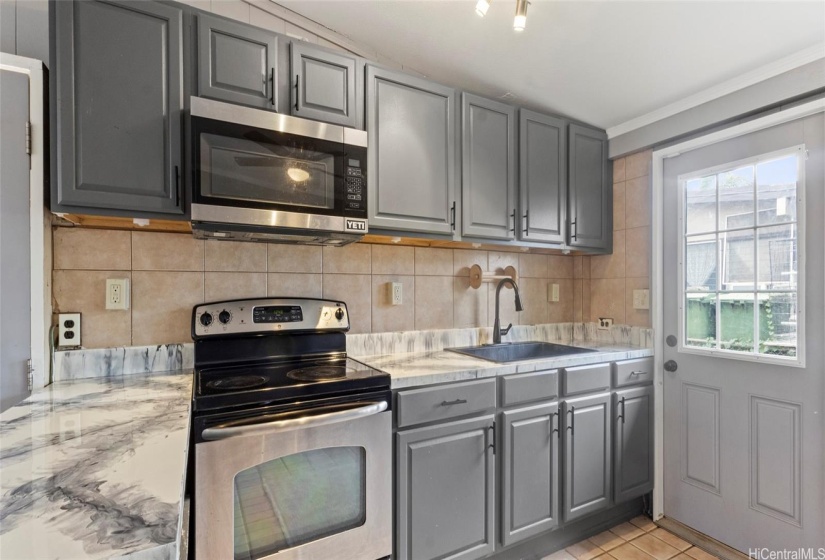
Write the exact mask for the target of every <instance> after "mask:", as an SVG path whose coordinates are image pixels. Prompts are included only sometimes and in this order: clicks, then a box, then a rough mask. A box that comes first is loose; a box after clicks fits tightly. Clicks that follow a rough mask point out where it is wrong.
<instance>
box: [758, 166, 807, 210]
mask: <svg viewBox="0 0 825 560" xmlns="http://www.w3.org/2000/svg"><path fill="white" fill-rule="evenodd" d="M798 172H799V167H798V159H797V156H796V155H791V156H786V157H783V158H781V159H775V160H773V161H766V162H765V163H760V164H759V165H757V166H756V181H757V186H756V188H757V193H756V197H757V204H759V223H760V224H775V223H782V222H795V221H796V184H797V180H798V178H799V177H798Z"/></svg>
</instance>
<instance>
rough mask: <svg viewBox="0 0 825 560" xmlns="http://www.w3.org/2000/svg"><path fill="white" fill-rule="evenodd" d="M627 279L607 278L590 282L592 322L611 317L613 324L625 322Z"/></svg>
mask: <svg viewBox="0 0 825 560" xmlns="http://www.w3.org/2000/svg"><path fill="white" fill-rule="evenodd" d="M624 307H625V279H624V278H605V279H601V278H600V279H596V278H594V279H593V280H591V281H590V320H591V321H598V320H599V317H610V318H611V319H613V323H614V324H617V325H620V324H624V322H625V309H624Z"/></svg>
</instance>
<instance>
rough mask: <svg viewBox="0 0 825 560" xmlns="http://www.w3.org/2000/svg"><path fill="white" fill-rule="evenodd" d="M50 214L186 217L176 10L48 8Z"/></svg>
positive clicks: (95, 4) (96, 5)
mask: <svg viewBox="0 0 825 560" xmlns="http://www.w3.org/2000/svg"><path fill="white" fill-rule="evenodd" d="M53 9H54V24H55V25H54V33H55V54H56V56H55V59H54V67H55V69H56V72H55V73H54V74H53V77H54V80H55V82H54V87H55V97H54V99H56V114H55V121H54V126H55V127H56V130H55V131H54V132H55V141H56V144H57V150H56V151H57V159H56V161H57V170H56V174H57V181H55V182H54V183H53V185H52V198H51V203H52V210H53V211H55V212H86V213H89V212H91V213H97V214H101V213H103V214H111V215H125V216H146V217H152V216H167V217H168V216H169V215H174V214H178V215H180V214H182V213H183V203H182V200H181V177H180V174H181V157H182V152H183V150H182V145H181V137H182V136H181V126H182V108H183V85H182V82H183V71H182V63H183V40H182V35H183V12H182V11H181V10H179V9H178V8H175V7H173V6H171V5H169V4H165V3H160V2H149V1H147V2H118V1H107V2H101V1H83V2H55V3H54V4H53Z"/></svg>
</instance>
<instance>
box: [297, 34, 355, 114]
mask: <svg viewBox="0 0 825 560" xmlns="http://www.w3.org/2000/svg"><path fill="white" fill-rule="evenodd" d="M290 54H291V56H290V68H291V76H290V79H291V80H292V88H291V89H292V104H291V105H290V112H291V113H292V114H293V115H295V116H298V117H304V118H307V119H315V120H319V121H324V122H328V123H334V124H340V125H342V126H349V127H353V128H357V127H359V126H360V123H359V122H358V120H359V119H358V104H359V103H358V102H359V100H360V99H363V95H364V82H363V78H364V74H363V72H361V71H359V70H363V63H360V64H359V61H358V60H357V59H356V58H355V57H352V56H346V55H344V54H338V53H332V52H329V51H327V50H324V49H321V48H318V47H315V46H313V45H311V44H309V43H306V42H303V41H293V42H292V44H291V45H290ZM359 78H360V79H359Z"/></svg>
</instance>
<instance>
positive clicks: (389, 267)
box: [372, 245, 415, 275]
mask: <svg viewBox="0 0 825 560" xmlns="http://www.w3.org/2000/svg"><path fill="white" fill-rule="evenodd" d="M372 273H373V274H405V275H413V274H415V251H414V249H413V247H399V246H397V245H372Z"/></svg>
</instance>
